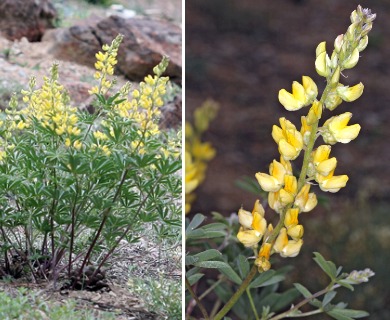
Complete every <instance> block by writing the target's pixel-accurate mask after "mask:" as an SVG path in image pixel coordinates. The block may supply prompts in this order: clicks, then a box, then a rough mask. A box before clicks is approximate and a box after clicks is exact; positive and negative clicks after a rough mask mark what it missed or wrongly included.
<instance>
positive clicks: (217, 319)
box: [213, 264, 258, 320]
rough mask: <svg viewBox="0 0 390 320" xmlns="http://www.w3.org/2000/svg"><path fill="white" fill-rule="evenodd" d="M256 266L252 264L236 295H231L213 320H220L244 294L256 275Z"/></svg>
mask: <svg viewBox="0 0 390 320" xmlns="http://www.w3.org/2000/svg"><path fill="white" fill-rule="evenodd" d="M257 272H258V271H257V266H256V265H255V264H253V267H252V269H251V271H250V272H249V273H248V275H247V276H246V278H245V279H244V281H243V282H242V283H241V285H240V286H239V288H238V289H237V291H236V293H235V294H233V296H232V297H231V298H230V300H229V301H228V302H227V303H226V304H225V305H224V307H223V308H222V309H221V310H220V311H219V312H218V313H217V314H216V315H215V317H214V319H213V320H221V319H222V318H223V317H224V316H225V315H226V314H227V313H228V312H229V310H230V309H231V308H233V306H234V305H235V303H236V302H237V300H238V299H239V298H240V297H241V295H242V294H243V293H244V291H245V290H246V289H247V288H248V286H249V284H250V283H251V281H252V279H253V278H254V277H255V275H256V274H257Z"/></svg>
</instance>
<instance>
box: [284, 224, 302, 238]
mask: <svg viewBox="0 0 390 320" xmlns="http://www.w3.org/2000/svg"><path fill="white" fill-rule="evenodd" d="M287 234H288V235H289V236H290V237H291V238H293V239H294V240H298V239H301V238H302V237H303V226H302V225H301V224H298V225H294V226H290V227H289V228H287Z"/></svg>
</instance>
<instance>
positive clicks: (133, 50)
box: [42, 16, 182, 83]
mask: <svg viewBox="0 0 390 320" xmlns="http://www.w3.org/2000/svg"><path fill="white" fill-rule="evenodd" d="M118 33H121V34H123V35H124V39H123V42H122V44H121V47H120V49H119V52H118V65H117V67H116V70H117V72H120V73H122V74H123V75H125V76H126V77H127V78H128V79H129V80H134V81H139V80H141V79H142V78H143V77H144V76H145V75H147V74H150V73H151V72H152V69H153V67H154V66H155V65H157V64H158V63H159V62H160V61H161V58H162V56H163V55H167V56H169V58H170V64H169V66H168V69H167V71H166V75H168V76H170V77H171V78H172V80H173V81H175V82H179V83H180V82H181V67H182V64H181V28H180V27H178V26H177V25H175V24H172V23H170V22H167V21H162V20H156V19H147V18H130V19H124V18H121V17H118V16H110V17H108V18H106V19H103V20H101V21H99V22H95V23H93V24H91V25H77V26H73V27H71V28H68V29H57V30H52V31H50V32H48V33H47V34H46V35H45V36H44V38H43V39H42V41H52V42H53V43H54V45H53V46H52V48H51V52H50V53H51V54H53V55H54V56H55V57H56V58H57V59H61V60H68V61H75V62H77V63H80V64H85V65H87V66H93V65H94V63H95V60H96V59H95V54H96V52H98V51H100V50H101V47H102V45H103V44H105V43H108V44H109V43H111V41H112V40H113V39H114V38H115V37H116V36H117V35H118Z"/></svg>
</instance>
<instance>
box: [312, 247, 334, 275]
mask: <svg viewBox="0 0 390 320" xmlns="http://www.w3.org/2000/svg"><path fill="white" fill-rule="evenodd" d="M314 255H315V258H313V260H314V261H315V262H316V263H317V264H318V265H319V266H320V268H321V269H322V270H323V271H324V272H325V273H326V274H327V275H328V276H329V277H330V279H331V280H335V279H336V277H337V269H336V265H335V264H334V263H333V262H332V261H327V260H325V259H324V257H323V256H322V255H321V254H320V253H318V252H314Z"/></svg>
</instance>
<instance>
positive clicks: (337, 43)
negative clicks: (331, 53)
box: [334, 34, 344, 53]
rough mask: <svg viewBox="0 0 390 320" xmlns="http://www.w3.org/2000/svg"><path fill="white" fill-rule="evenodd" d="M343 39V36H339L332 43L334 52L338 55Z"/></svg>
mask: <svg viewBox="0 0 390 320" xmlns="http://www.w3.org/2000/svg"><path fill="white" fill-rule="evenodd" d="M343 39H344V35H343V34H340V35H339V36H338V37H337V38H336V40H335V41H334V50H335V51H336V52H337V53H339V52H340V50H341V46H342V45H343V41H344V40H343Z"/></svg>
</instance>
